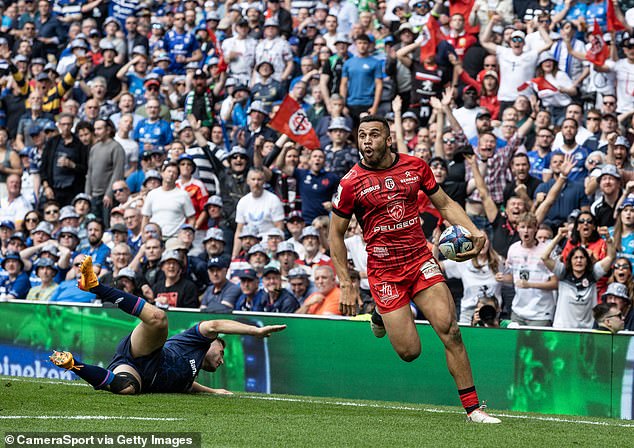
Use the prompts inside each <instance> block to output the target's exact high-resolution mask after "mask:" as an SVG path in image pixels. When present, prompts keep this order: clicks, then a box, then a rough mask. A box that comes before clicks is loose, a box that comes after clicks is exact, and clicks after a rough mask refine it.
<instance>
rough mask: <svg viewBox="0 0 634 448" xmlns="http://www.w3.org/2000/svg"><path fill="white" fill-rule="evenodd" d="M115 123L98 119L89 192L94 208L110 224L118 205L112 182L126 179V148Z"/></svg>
mask: <svg viewBox="0 0 634 448" xmlns="http://www.w3.org/2000/svg"><path fill="white" fill-rule="evenodd" d="M114 134H115V129H114V125H113V124H112V122H111V121H110V120H108V119H103V118H100V119H98V120H97V121H95V139H96V141H95V143H94V145H93V146H92V148H90V156H89V160H90V163H89V164H88V172H87V173H86V187H85V193H86V194H88V195H90V197H91V200H92V207H93V208H92V212H93V213H94V214H95V216H96V217H97V218H100V219H103V220H104V222H105V224H106V225H108V219H109V216H108V214H107V213H108V212H109V209H110V208H111V207H112V206H113V205H114V196H113V192H112V185H113V184H114V182H115V181H117V180H120V179H123V173H124V167H125V151H124V150H123V147H122V146H121V145H120V144H119V143H117V142H116V141H115V140H114V139H113V137H114Z"/></svg>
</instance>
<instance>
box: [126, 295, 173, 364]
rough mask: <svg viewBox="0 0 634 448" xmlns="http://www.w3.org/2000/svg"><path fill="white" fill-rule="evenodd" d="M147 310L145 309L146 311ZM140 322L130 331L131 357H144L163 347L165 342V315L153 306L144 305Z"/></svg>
mask: <svg viewBox="0 0 634 448" xmlns="http://www.w3.org/2000/svg"><path fill="white" fill-rule="evenodd" d="M146 308H147V309H146ZM141 314H142V315H141V316H139V317H140V318H141V319H142V322H140V323H139V325H137V326H136V328H135V329H134V330H133V331H132V336H131V338H130V348H131V351H132V356H134V357H135V358H137V357H139V356H146V355H149V354H150V353H152V352H154V351H155V350H157V349H159V348H161V347H163V345H164V344H165V341H166V340H167V315H166V314H165V311H163V310H161V309H158V308H156V307H155V306H152V305H150V306H148V305H146V306H145V307H144V308H143V311H142V312H141Z"/></svg>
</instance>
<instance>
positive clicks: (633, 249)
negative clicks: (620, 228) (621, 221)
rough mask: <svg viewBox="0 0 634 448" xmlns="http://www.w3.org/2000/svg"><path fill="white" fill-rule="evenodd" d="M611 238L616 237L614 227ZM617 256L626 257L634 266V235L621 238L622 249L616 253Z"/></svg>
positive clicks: (611, 229)
mask: <svg viewBox="0 0 634 448" xmlns="http://www.w3.org/2000/svg"><path fill="white" fill-rule="evenodd" d="M609 231H610V236H614V227H610V229H609ZM616 256H617V258H618V257H624V258H627V259H628V260H630V263H632V264H634V233H630V234H628V235H625V236H621V248H620V249H618V250H617V251H616Z"/></svg>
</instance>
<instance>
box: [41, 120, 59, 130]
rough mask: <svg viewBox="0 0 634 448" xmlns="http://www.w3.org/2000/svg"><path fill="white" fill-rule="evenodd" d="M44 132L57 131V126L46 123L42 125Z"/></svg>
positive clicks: (49, 122)
mask: <svg viewBox="0 0 634 448" xmlns="http://www.w3.org/2000/svg"><path fill="white" fill-rule="evenodd" d="M44 130H45V131H57V126H55V123H53V122H52V121H47V122H46V123H44Z"/></svg>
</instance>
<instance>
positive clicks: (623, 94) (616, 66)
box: [605, 59, 634, 114]
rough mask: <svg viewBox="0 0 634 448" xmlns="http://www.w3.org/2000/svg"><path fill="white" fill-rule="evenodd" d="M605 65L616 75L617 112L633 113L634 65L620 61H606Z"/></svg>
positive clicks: (623, 60) (625, 60)
mask: <svg viewBox="0 0 634 448" xmlns="http://www.w3.org/2000/svg"><path fill="white" fill-rule="evenodd" d="M605 65H606V66H608V67H609V68H610V69H611V70H612V71H613V72H614V73H616V111H617V112H618V113H620V114H622V113H623V112H631V111H632V110H633V109H634V64H631V63H629V62H628V61H627V59H619V60H618V61H616V62H614V61H610V60H608V61H605Z"/></svg>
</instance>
